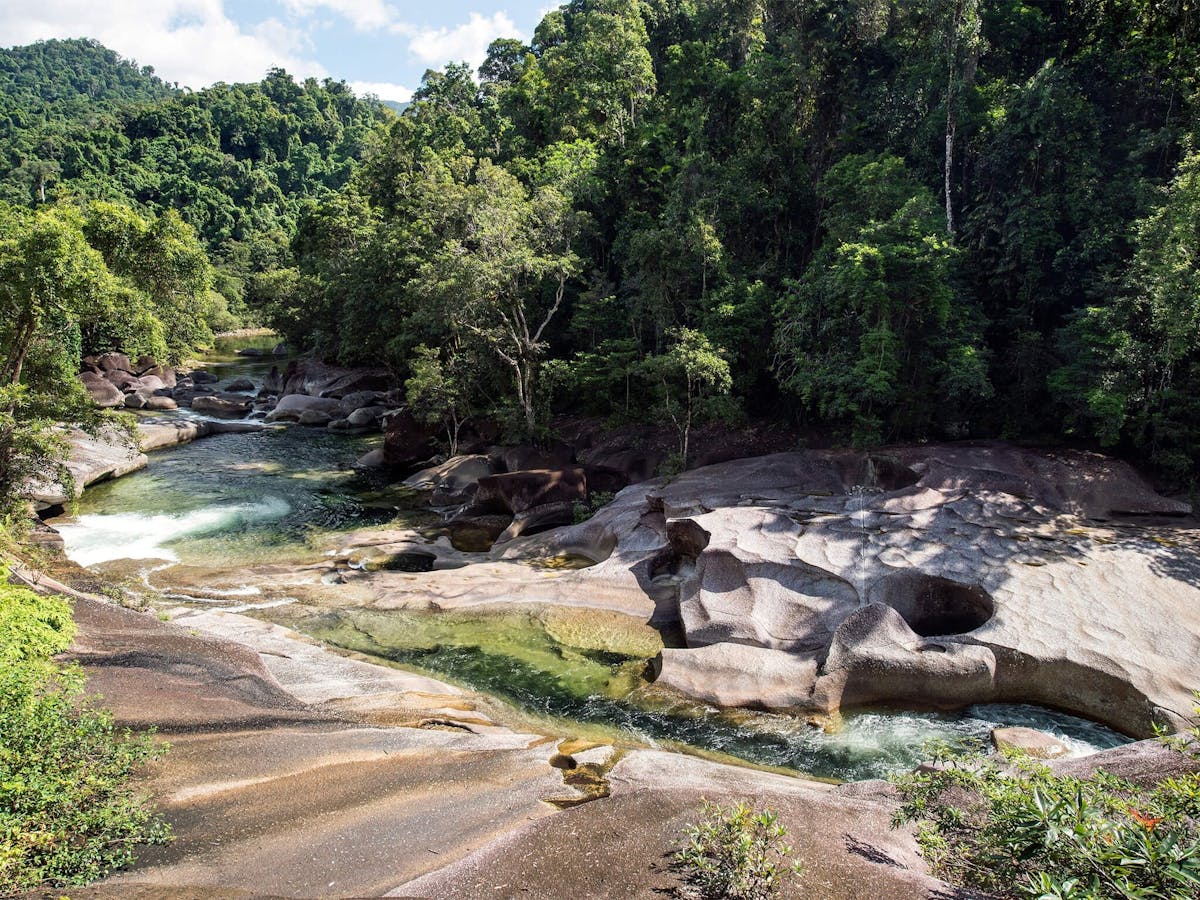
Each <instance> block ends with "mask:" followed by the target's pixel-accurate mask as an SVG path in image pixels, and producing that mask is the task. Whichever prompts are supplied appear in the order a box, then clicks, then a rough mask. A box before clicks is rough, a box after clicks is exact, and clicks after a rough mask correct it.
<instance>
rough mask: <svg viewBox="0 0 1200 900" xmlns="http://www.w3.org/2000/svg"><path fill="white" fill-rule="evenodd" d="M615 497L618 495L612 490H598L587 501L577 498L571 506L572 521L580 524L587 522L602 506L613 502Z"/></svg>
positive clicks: (574, 523)
mask: <svg viewBox="0 0 1200 900" xmlns="http://www.w3.org/2000/svg"><path fill="white" fill-rule="evenodd" d="M614 497H616V494H614V493H612V492H611V491H596V492H595V493H594V494H592V495H591V496H590V497H588V502H587V503H584V502H583V501H581V500H576V501H575V503H574V504H573V505H572V507H571V523H572V524H573V525H579V524H581V523H583V522H586V521H587V520H588V519H590V518H591V517H592V516H594V515H595V514H596V513H597V512H598V511H599V510H600V507H602V506H608V504H610V503H612V502H613V498H614Z"/></svg>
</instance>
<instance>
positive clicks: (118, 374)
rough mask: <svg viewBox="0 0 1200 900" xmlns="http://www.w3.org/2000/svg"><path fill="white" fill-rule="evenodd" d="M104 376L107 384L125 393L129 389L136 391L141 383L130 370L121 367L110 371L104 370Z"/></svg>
mask: <svg viewBox="0 0 1200 900" xmlns="http://www.w3.org/2000/svg"><path fill="white" fill-rule="evenodd" d="M104 378H105V379H106V380H107V381H108V383H109V384H111V385H113V386H114V387H116V388H119V389H120V390H122V391H124V392H126V393H128V392H129V391H136V390H137V389H138V386H139V384H140V383H141V382H140V381H139V379H138V377H137V376H136V375H134V374H132V373H130V372H125V371H122V370H121V369H114V370H113V371H111V372H105V373H104Z"/></svg>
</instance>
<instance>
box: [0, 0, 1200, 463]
mask: <svg viewBox="0 0 1200 900" xmlns="http://www.w3.org/2000/svg"><path fill="white" fill-rule="evenodd" d="M1198 70H1200V11H1197V10H1196V8H1195V6H1194V4H1192V3H1190V2H1185V0H1104V2H1092V0H1071V2H1060V0H919V2H913V3H903V4H896V3H888V2H884V0H811V2H805V3H795V2H790V0H735V2H727V0H721V2H718V0H571V2H569V3H567V4H565V5H564V6H562V7H561V8H560V9H557V10H554V11H552V12H550V13H548V14H547V15H546V16H545V18H544V19H543V21H542V22H541V24H540V25H539V26H538V28H537V30H536V32H535V34H534V36H533V38H532V40H531V41H530V42H529V43H528V44H523V43H521V42H520V41H516V40H512V39H504V40H498V41H496V42H495V43H494V44H493V45H492V47H491V48H490V51H489V54H488V58H487V60H486V62H485V63H484V65H483V66H482V67H481V68H480V70H479V72H478V73H473V72H471V71H470V69H469V68H468V67H467V66H465V65H463V64H452V65H449V66H447V67H446V68H445V69H444V70H442V71H431V72H429V73H427V74H426V77H425V80H424V82H423V84H422V86H421V89H420V90H419V91H418V92H417V94H416V96H415V97H414V101H413V103H412V104H410V105H409V106H408V107H407V108H405V109H404V111H403V113H402V114H400V115H398V116H397V115H395V114H394V113H393V112H392V111H390V110H388V109H385V108H384V107H382V106H381V105H379V104H377V103H373V102H364V101H358V100H356V99H355V98H354V97H353V96H352V94H350V92H349V91H348V89H347V88H346V86H345V85H344V84H341V83H336V82H331V81H325V82H322V83H317V82H315V81H312V80H309V81H306V82H304V83H303V84H297V83H295V82H294V81H293V80H292V79H291V78H289V77H288V76H287V75H286V74H285V73H283V72H278V71H276V72H272V73H270V74H269V75H268V76H267V78H266V79H265V80H264V81H263V82H262V83H260V84H254V85H232V86H231V85H222V84H219V85H216V86H214V87H212V88H208V89H205V90H202V91H197V92H188V91H179V90H177V89H175V88H171V87H169V86H167V85H164V84H163V83H162V82H161V81H159V80H157V79H156V78H154V77H153V75H152V73H150V72H149V71H148V70H140V69H138V68H137V67H136V66H133V65H131V64H129V63H126V62H123V61H121V60H119V59H118V58H116V57H114V56H113V55H112V54H110V53H108V52H107V51H105V50H104V49H103V48H101V47H99V46H97V45H95V44H94V43H90V42H87V41H63V42H47V43H45V44H39V45H35V46H33V47H29V48H18V49H16V50H12V51H5V52H4V54H0V99H2V102H3V103H4V104H5V106H4V109H5V110H6V111H7V120H6V121H7V124H5V125H4V126H3V127H2V128H0V156H2V157H3V158H4V159H5V160H6V161H7V163H8V165H7V166H6V167H3V169H2V171H4V172H6V174H5V175H4V176H3V178H0V197H5V198H7V199H8V200H9V201H11V202H14V203H21V204H34V205H38V204H41V203H42V202H43V197H44V199H45V202H47V203H52V202H55V201H58V202H60V203H63V202H65V203H71V204H76V205H78V204H80V203H82V202H84V201H94V200H103V201H109V202H113V203H116V204H119V205H123V206H126V207H130V208H132V209H136V210H138V215H140V216H141V217H143V218H144V219H146V220H147V222H165V223H166V225H171V222H172V220H170V219H164V218H163V217H164V215H166V214H167V211H168V210H175V211H177V212H178V214H179V216H180V218H181V219H182V221H183V222H184V223H186V224H188V225H191V226H192V227H193V228H194V229H195V231H196V233H197V235H198V236H199V238H200V240H201V242H202V243H203V245H204V247H205V248H206V249H207V251H208V253H209V256H210V264H211V266H212V280H211V284H210V286H209V289H210V290H211V291H212V292H213V293H214V294H215V295H219V296H220V297H221V298H223V302H224V304H225V307H226V308H227V309H228V310H229V311H230V313H231V315H232V316H233V317H234V318H242V319H247V318H248V319H258V320H260V321H269V322H270V323H271V324H273V325H275V326H276V327H277V328H278V329H280V330H281V331H283V332H284V333H285V334H286V335H287V336H288V338H289V339H290V340H291V341H293V342H294V343H295V344H296V345H297V346H298V347H300V348H303V349H308V350H313V351H315V352H316V353H319V354H321V355H324V356H326V357H329V358H333V359H336V360H338V361H341V362H345V363H383V364H385V365H388V366H390V367H391V368H392V369H393V370H394V371H395V373H396V375H397V378H398V379H399V380H401V381H406V380H408V379H409V378H410V377H415V378H416V379H417V382H419V383H424V386H425V387H424V388H421V389H420V390H418V389H417V387H418V386H419V385H418V386H414V399H417V400H418V401H419V405H423V406H424V407H425V412H424V413H423V415H424V416H425V417H426V418H427V419H428V418H430V417H434V418H436V417H437V411H436V410H432V411H431V407H430V404H431V403H434V402H435V400H436V398H438V397H441V398H443V399H445V398H446V397H450V396H453V398H454V402H453V404H452V405H453V410H451V413H452V414H451V415H449V416H447V417H446V418H447V419H448V421H447V422H446V423H445V424H446V425H447V427H448V434H449V435H450V436H451V437H452V436H453V434H454V433H456V430H457V429H458V428H460V427H461V425H462V421H463V418H464V416H470V415H473V414H474V415H477V414H480V413H483V412H487V413H491V414H495V413H500V414H502V415H503V416H504V417H505V418H506V419H507V421H508V422H509V423H510V424H511V425H512V427H513V430H514V431H523V432H535V433H536V432H537V431H539V430H540V429H541V428H542V427H543V426H544V424H545V422H546V421H547V419H548V417H549V415H550V414H551V413H554V412H568V411H569V412H585V413H591V414H598V415H604V416H609V417H612V418H614V419H630V418H639V417H642V418H652V419H659V420H671V421H674V422H676V423H677V424H680V425H681V428H680V430H681V438H682V439H681V444H683V443H686V434H687V432H688V427H689V426H688V424H687V423H688V422H689V421H690V419H691V418H697V417H698V419H711V418H713V417H717V416H719V417H725V418H729V417H734V416H737V415H738V414H739V410H740V411H741V412H744V413H747V414H749V415H752V416H763V415H768V416H773V417H780V418H782V417H787V418H789V419H791V420H793V421H796V422H799V423H801V424H805V425H817V426H820V427H822V428H824V429H826V430H828V431H829V432H831V433H832V434H833V435H835V436H836V437H840V438H844V439H848V440H854V441H856V442H858V443H864V444H866V443H874V442H879V441H888V440H898V439H926V438H930V439H933V438H946V437H967V436H1001V437H1012V438H1032V439H1038V440H1069V441H1072V442H1079V443H1091V444H1094V445H1099V446H1107V447H1114V448H1117V449H1118V450H1121V451H1123V452H1126V453H1128V454H1130V455H1134V456H1137V457H1139V458H1143V459H1149V460H1151V461H1153V462H1154V463H1155V464H1157V465H1158V466H1159V467H1160V469H1161V470H1162V471H1164V472H1165V473H1166V474H1168V475H1170V476H1171V477H1172V478H1173V479H1174V480H1175V482H1176V483H1177V484H1180V485H1185V484H1187V483H1189V482H1191V483H1194V481H1195V469H1196V465H1195V464H1196V458H1197V452H1200V427H1198V426H1197V424H1196V423H1197V422H1200V416H1198V415H1196V413H1197V412H1200V409H1197V407H1196V401H1195V400H1194V399H1193V398H1195V397H1196V396H1197V393H1198V392H1197V388H1200V342H1198V337H1197V336H1198V333H1200V311H1198V310H1200V287H1198V283H1200V270H1198V268H1197V267H1198V265H1200V264H1198V263H1197V257H1198V250H1200V247H1198V242H1200V238H1198V237H1197V234H1198V233H1200V174H1198V173H1200V156H1198V154H1200V150H1198V149H1197V140H1198V139H1200V107H1198V104H1200V99H1198V98H1200V85H1198V84H1197V79H1196V73H1197V71H1198ZM108 218H109V219H110V220H113V221H116V220H118V219H119V218H120V216H119V214H118V213H116V212H115V211H111V212H110V213H109V214H108ZM89 239H90V238H89ZM93 244H94V245H96V243H95V241H93ZM97 246H98V245H97ZM101 249H103V248H101ZM105 252H106V254H107V255H106V257H105V260H106V264H107V265H108V267H109V268H110V269H111V270H112V271H113V272H115V273H116V274H117V275H118V276H120V277H121V278H123V279H125V280H126V282H129V283H134V284H137V287H138V290H140V291H141V292H142V295H143V296H146V297H154V296H156V289H155V287H154V286H153V285H148V284H147V283H146V282H145V279H144V277H143V278H142V281H141V282H140V283H139V282H138V278H139V275H138V273H139V272H141V273H144V272H145V268H144V267H142V268H138V266H137V265H135V264H134V263H132V262H130V261H129V260H127V259H124V258H122V259H121V260H116V259H115V258H114V257H113V256H112V253H111V251H105ZM198 302H199V305H198V306H196V307H194V308H193V309H191V310H190V311H186V312H185V313H183V315H182V317H180V318H177V319H175V320H174V321H172V322H167V320H166V318H164V316H163V315H162V312H161V310H159V311H158V312H156V313H155V314H156V316H157V317H158V318H159V319H160V320H162V321H163V322H164V323H165V324H167V325H168V328H169V329H172V330H173V333H174V334H176V335H177V340H179V341H181V342H190V343H192V344H195V343H197V342H199V341H200V340H201V339H202V338H203V329H202V328H201V329H199V330H198V332H197V333H192V334H189V333H188V328H187V327H186V325H187V320H189V319H195V318H196V317H200V318H204V317H205V316H209V315H210V313H211V312H212V309H213V307H212V306H211V305H207V306H206V305H205V304H207V303H209V301H198ZM211 302H212V303H215V304H216V305H217V306H219V305H220V303H221V302H222V301H217V300H215V299H214V300H212V301H211ZM139 308H140V307H139ZM681 335H690V336H692V337H690V338H689V339H688V340H690V341H692V342H694V343H695V342H701V341H702V342H703V344H702V345H703V346H704V347H706V348H707V350H706V352H711V354H712V358H713V359H719V360H724V362H725V363H726V364H727V367H728V375H729V384H728V386H727V387H726V386H725V384H724V380H725V379H724V377H723V376H719V375H718V376H716V379H715V380H714V381H710V382H709V383H708V385H707V386H706V387H705V388H704V389H703V392H702V393H703V396H702V397H701V398H700V399H701V400H702V401H703V402H700V403H698V404H695V405H693V406H692V407H691V410H690V411H691V417H689V416H686V415H683V411H684V408H685V407H686V406H687V405H688V404H687V403H686V393H687V388H688V385H687V379H684V380H683V381H680V380H679V377H678V373H679V371H680V370H679V368H678V365H677V362H678V360H679V358H680V355H681V353H683V352H684V351H683V350H680V349H679V348H678V345H679V344H680V336H681ZM111 338H112V339H113V340H115V341H118V342H119V341H121V340H124V339H125V337H124V336H123V335H115V334H114V335H111ZM697 346H700V344H699V343H697ZM418 347H426V348H437V356H438V359H436V360H434V359H432V358H430V357H429V355H428V352H427V351H424V352H422V353H418V352H417V348H418ZM673 360H674V362H673ZM414 361H416V366H415V367H414ZM667 371H674V372H675V373H676V376H675V377H674V378H673V379H672V378H666V379H664V377H663V375H664V372H667ZM434 376H437V377H436V378H434ZM431 379H432V380H431ZM438 379H440V381H438ZM435 382H436V383H435ZM681 388H682V390H683V395H682V397H683V402H681V400H680V398H681V394H680V389H681ZM447 391H449V393H447ZM439 402H440V401H439Z"/></svg>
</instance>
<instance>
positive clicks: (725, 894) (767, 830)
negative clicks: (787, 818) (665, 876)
mask: <svg viewBox="0 0 1200 900" xmlns="http://www.w3.org/2000/svg"><path fill="white" fill-rule="evenodd" d="M701 812H702V813H703V818H702V819H701V820H700V821H699V822H697V823H694V824H691V825H688V826H687V828H686V829H684V845H683V846H682V847H681V848H680V849H679V851H678V852H676V854H675V865H676V867H677V868H679V869H680V870H682V871H683V872H684V873H685V875H686V878H687V881H688V883H689V884H690V885H692V886H693V887H694V888H695V889H696V890H697V892H698V894H699V896H700V897H703V898H706V900H707V898H712V900H718V898H728V900H763V898H769V897H775V896H777V895H778V893H779V887H780V882H781V881H782V879H783V876H784V875H785V874H786V873H788V872H792V873H794V874H797V875H799V874H800V873H801V872H802V871H803V868H802V867H801V865H800V864H799V862H796V861H794V860H789V857H790V856H791V855H792V848H791V847H790V846H788V844H787V843H786V842H785V838H786V837H787V828H786V827H784V825H783V823H782V822H780V821H779V815H778V813H776V812H775V811H774V810H772V809H770V808H764V809H762V810H756V809H754V808H753V807H751V806H750V805H749V804H745V803H735V804H733V805H732V806H729V807H724V806H721V805H719V804H716V803H709V802H708V801H707V800H706V801H704V804H703V806H702V807H701Z"/></svg>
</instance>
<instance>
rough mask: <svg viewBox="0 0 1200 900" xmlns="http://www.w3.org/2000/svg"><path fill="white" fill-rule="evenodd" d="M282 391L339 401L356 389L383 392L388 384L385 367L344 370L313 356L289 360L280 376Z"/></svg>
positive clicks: (389, 374) (388, 373)
mask: <svg viewBox="0 0 1200 900" xmlns="http://www.w3.org/2000/svg"><path fill="white" fill-rule="evenodd" d="M282 381H283V390H282V393H283V394H308V395H309V396H311V397H332V398H334V399H337V400H340V399H342V398H343V397H346V396H347V395H349V394H354V393H357V392H360V391H386V390H387V389H388V388H389V387H390V386H391V383H392V376H391V373H390V372H388V371H387V370H386V369H347V368H342V367H341V366H330V365H326V364H325V363H323V362H319V361H318V360H314V359H302V360H296V361H294V362H292V363H290V364H289V365H288V367H287V371H286V372H285V373H284V374H283V376H282Z"/></svg>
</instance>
